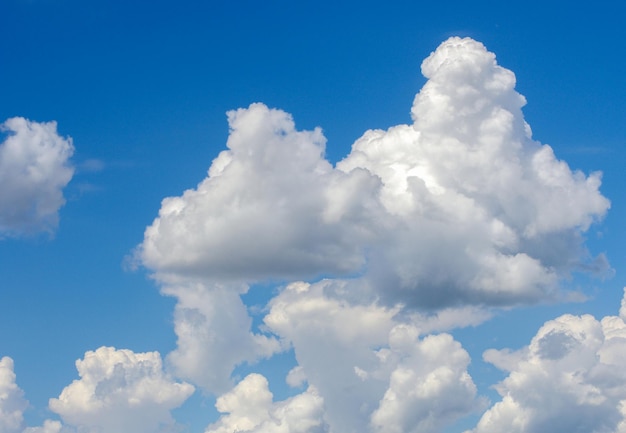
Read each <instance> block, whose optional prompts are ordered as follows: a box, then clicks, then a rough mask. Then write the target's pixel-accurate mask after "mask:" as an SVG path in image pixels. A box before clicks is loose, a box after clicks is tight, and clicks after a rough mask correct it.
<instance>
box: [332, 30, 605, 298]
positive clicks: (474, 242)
mask: <svg viewBox="0 0 626 433" xmlns="http://www.w3.org/2000/svg"><path fill="white" fill-rule="evenodd" d="M422 72H423V73H424V75H425V76H426V77H427V78H428V79H429V80H428V82H427V83H426V84H425V86H424V88H423V89H422V90H421V91H420V93H419V94H418V95H417V96H416V97H415V102H414V104H413V108H412V115H413V119H414V124H413V125H400V126H396V127H393V128H390V129H389V130H388V131H381V130H375V131H367V132H366V133H365V134H364V135H363V137H361V138H360V139H359V140H357V141H356V142H355V144H354V145H353V149H352V152H351V153H350V155H348V157H347V158H346V159H344V160H343V161H341V162H340V163H339V164H338V165H337V167H338V168H339V169H341V170H343V171H346V172H348V171H350V170H353V169H355V168H364V169H366V170H368V171H369V172H371V173H373V174H375V175H377V176H379V177H380V178H381V180H382V183H383V187H382V191H381V196H380V197H381V201H382V204H383V205H384V207H385V209H386V210H387V212H388V213H389V215H393V216H395V217H396V219H397V222H396V223H395V224H392V225H391V227H392V230H389V231H388V232H386V233H385V234H386V236H385V242H386V243H385V244H383V245H382V247H381V248H378V249H376V250H375V254H374V255H373V257H371V258H370V263H371V268H370V274H371V276H372V277H373V279H374V284H377V285H381V286H385V287H386V290H385V291H382V290H381V293H382V295H383V296H387V297H390V298H391V299H392V300H399V301H403V302H407V303H410V304H417V305H422V306H423V305H427V306H428V305H431V306H442V305H446V304H453V305H454V304H459V303H488V304H513V303H518V302H533V301H536V300H540V299H542V298H545V297H554V296H556V293H555V292H556V290H557V282H558V277H559V276H561V275H562V274H563V273H567V272H568V270H569V269H570V268H571V266H572V264H573V263H579V262H580V261H581V260H584V259H585V258H586V252H585V251H584V248H583V247H582V240H581V236H580V233H581V232H583V231H585V230H586V229H587V228H588V226H589V224H590V223H591V222H592V221H594V220H595V219H597V218H600V217H602V216H603V215H604V213H605V212H606V210H607V208H608V206H609V202H608V200H606V199H605V198H604V197H603V196H602V195H601V194H600V193H599V192H598V187H599V185H600V175H599V174H597V173H594V174H592V175H591V176H589V177H585V176H584V175H583V174H582V173H580V172H572V171H571V170H570V169H569V167H568V166H567V164H566V163H564V162H562V161H559V160H557V159H556V158H555V157H554V154H553V152H552V149H551V148H550V147H549V146H545V145H544V146H542V145H540V144H539V143H537V142H535V141H533V140H532V139H531V136H530V128H529V127H528V125H527V124H526V123H525V121H524V118H523V115H522V112H521V107H522V106H523V105H524V103H525V100H524V98H523V97H522V96H521V95H520V94H518V93H517V92H516V91H515V90H514V85H515V76H514V74H513V73H512V72H511V71H509V70H506V69H504V68H502V67H500V66H498V65H497V63H496V61H495V56H494V55H493V54H492V53H489V52H488V51H487V50H486V49H485V48H484V46H483V45H482V44H480V43H478V42H475V41H473V40H471V39H459V38H451V39H449V40H448V41H446V42H444V43H443V44H441V46H440V47H439V48H438V49H437V50H436V51H435V52H434V53H432V54H431V55H430V56H429V57H428V58H427V59H426V60H425V61H424V62H423V64H422Z"/></svg>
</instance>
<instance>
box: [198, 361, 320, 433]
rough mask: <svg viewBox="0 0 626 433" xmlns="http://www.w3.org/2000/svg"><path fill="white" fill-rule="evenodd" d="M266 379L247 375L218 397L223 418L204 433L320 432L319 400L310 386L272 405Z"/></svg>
mask: <svg viewBox="0 0 626 433" xmlns="http://www.w3.org/2000/svg"><path fill="white" fill-rule="evenodd" d="M272 400H273V396H272V393H271V392H270V390H269V388H268V383H267V379H265V377H263V376H261V375H260V374H255V373H253V374H250V375H248V376H246V377H245V378H244V379H243V380H242V381H241V382H239V383H238V384H237V386H236V387H234V388H233V389H232V390H231V391H229V392H228V393H226V394H224V395H222V396H221V397H220V398H218V400H217V403H216V404H215V407H216V408H217V410H218V411H219V412H221V413H223V414H224V415H222V416H221V417H220V419H219V420H218V421H217V422H215V423H214V424H211V425H210V426H209V427H208V428H207V429H206V430H205V433H322V432H326V431H328V430H327V426H326V425H325V423H324V421H323V400H322V399H321V398H320V396H319V395H318V394H317V392H316V390H315V389H314V388H313V387H309V389H307V390H306V391H305V392H303V393H301V394H298V395H296V396H294V397H291V398H288V399H287V400H285V401H280V402H273V401H272Z"/></svg>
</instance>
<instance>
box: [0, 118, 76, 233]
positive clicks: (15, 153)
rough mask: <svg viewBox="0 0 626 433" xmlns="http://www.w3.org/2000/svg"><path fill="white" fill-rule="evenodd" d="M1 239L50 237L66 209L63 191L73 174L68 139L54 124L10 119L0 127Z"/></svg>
mask: <svg viewBox="0 0 626 433" xmlns="http://www.w3.org/2000/svg"><path fill="white" fill-rule="evenodd" d="M0 131H1V132H3V133H5V134H6V138H5V139H4V141H3V142H2V143H0V238H2V237H4V236H17V235H22V234H31V233H36V232H42V231H43V232H49V233H51V232H53V231H54V230H55V229H56V227H57V224H58V221H59V215H58V211H59V209H60V208H61V206H63V205H64V204H65V199H64V197H63V188H65V186H66V185H67V184H68V183H69V181H70V179H71V178H72V175H73V174H74V169H73V167H72V165H71V163H70V162H69V159H70V157H71V156H72V154H73V153H74V146H73V145H72V140H71V139H70V138H63V137H61V136H59V135H58V133H57V125H56V122H47V123H37V122H32V121H29V120H27V119H24V118H22V117H14V118H11V119H8V120H6V121H5V122H4V123H3V124H1V125H0Z"/></svg>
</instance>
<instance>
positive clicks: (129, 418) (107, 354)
mask: <svg viewBox="0 0 626 433" xmlns="http://www.w3.org/2000/svg"><path fill="white" fill-rule="evenodd" d="M76 368H77V370H78V374H79V376H80V379H79V380H75V381H73V382H72V383H71V384H70V385H68V386H67V387H65V389H63V391H62V392H61V395H59V397H58V398H53V399H50V404H49V406H50V409H51V410H52V411H53V412H55V413H57V414H59V415H60V416H61V418H62V419H63V422H64V423H65V424H66V425H68V426H73V427H75V428H76V429H77V430H78V431H79V432H81V433H82V432H84V433H96V432H97V433H120V432H134V433H142V432H143V433H154V432H159V431H170V430H165V429H167V428H170V427H171V426H172V424H173V422H174V421H173V419H172V416H171V414H170V410H171V409H174V408H176V407H178V406H180V405H181V404H182V403H183V402H184V401H185V400H186V399H187V398H188V397H189V396H190V395H191V394H192V393H193V392H194V387H193V386H192V385H190V384H188V383H179V382H175V381H174V380H172V379H171V378H170V377H169V376H168V375H166V374H165V373H164V372H163V368H162V363H161V356H160V355H159V354H158V353H157V352H147V353H134V352H132V351H130V350H116V349H115V348H112V347H101V348H99V349H98V350H96V351H93V352H92V351H90V352H87V353H85V357H84V358H83V359H82V360H78V361H76ZM58 427H60V425H59V424H58V423H55V422H49V423H48V425H47V426H46V425H45V424H44V426H43V427H40V428H39V429H43V431H44V432H46V433H47V432H49V431H51V432H54V431H55V429H56V428H58ZM35 431H42V430H35Z"/></svg>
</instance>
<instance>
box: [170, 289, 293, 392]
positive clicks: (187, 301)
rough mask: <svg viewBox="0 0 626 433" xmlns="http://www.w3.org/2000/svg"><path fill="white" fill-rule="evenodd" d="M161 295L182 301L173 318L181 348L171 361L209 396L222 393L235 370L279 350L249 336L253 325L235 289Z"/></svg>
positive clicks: (265, 339) (267, 340)
mask: <svg viewBox="0 0 626 433" xmlns="http://www.w3.org/2000/svg"><path fill="white" fill-rule="evenodd" d="M162 292H163V293H164V294H167V295H169V296H174V297H176V298H177V300H178V303H177V305H176V309H175V312H174V331H175V332H176V335H177V336H178V346H177V348H176V350H174V351H173V352H171V353H170V354H169V355H168V357H167V360H168V362H169V364H170V366H171V367H172V368H173V370H174V372H175V373H176V374H177V376H178V377H181V378H184V379H187V380H190V381H192V382H193V383H195V384H197V385H200V386H202V387H203V388H204V389H205V390H208V391H211V392H216V393H219V392H224V391H226V390H227V389H228V388H230V375H231V373H232V371H233V369H234V368H235V367H236V366H237V365H239V364H241V363H242V362H244V361H247V362H254V361H256V360H258V359H259V358H267V357H269V356H271V355H272V354H274V353H275V352H278V351H280V350H281V347H280V345H279V343H278V341H277V340H276V339H275V338H271V337H267V336H265V335H263V334H255V333H253V332H252V331H251V327H252V319H251V318H250V317H249V316H248V311H247V309H246V306H245V305H244V304H243V302H242V300H241V298H240V296H239V292H238V290H237V289H236V288H233V287H231V286H220V285H214V286H209V287H207V286H206V285H204V284H201V283H195V284H191V283H189V284H185V285H177V286H172V287H166V288H164V289H163V290H162Z"/></svg>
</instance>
